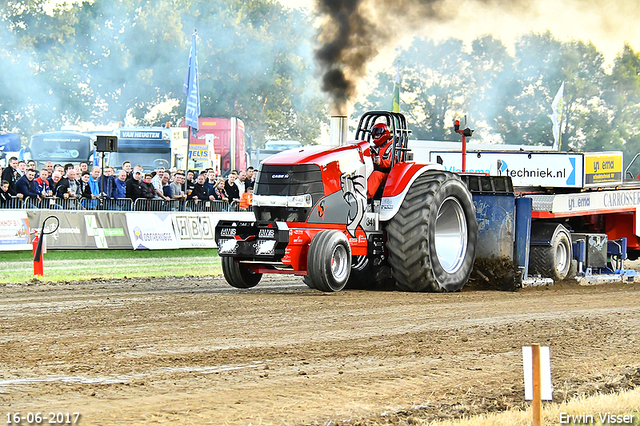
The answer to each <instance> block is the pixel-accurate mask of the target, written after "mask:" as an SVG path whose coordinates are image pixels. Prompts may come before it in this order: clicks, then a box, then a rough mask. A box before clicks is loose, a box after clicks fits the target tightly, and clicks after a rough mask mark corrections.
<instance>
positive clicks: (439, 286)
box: [386, 170, 478, 292]
mask: <svg viewBox="0 0 640 426" xmlns="http://www.w3.org/2000/svg"><path fill="white" fill-rule="evenodd" d="M386 231H387V250H388V252H389V264H390V265H391V270H392V274H393V277H394V279H395V281H396V287H397V288H398V289H399V290H402V291H431V292H439V291H458V290H460V289H461V288H462V287H463V286H464V285H465V284H466V282H467V281H468V280H469V275H470V274H471V271H472V269H473V262H474V260H475V256H476V242H477V239H478V224H477V222H476V214H475V208H474V207H473V201H472V199H471V193H470V192H469V190H468V189H467V187H466V186H465V185H464V183H463V182H462V181H461V180H460V178H459V177H458V176H457V175H455V174H453V173H450V172H444V171H435V170H434V171H428V172H425V173H423V174H422V175H420V176H419V177H418V178H417V179H416V180H415V181H414V182H413V184H412V185H411V187H410V188H409V191H408V192H407V195H406V197H405V199H404V201H403V202H402V205H401V206H400V209H399V211H398V213H396V215H395V216H394V217H393V219H391V220H390V221H389V224H388V225H387V228H386Z"/></svg>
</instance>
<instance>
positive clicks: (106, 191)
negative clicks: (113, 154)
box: [99, 166, 116, 198]
mask: <svg viewBox="0 0 640 426" xmlns="http://www.w3.org/2000/svg"><path fill="white" fill-rule="evenodd" d="M115 180H116V179H115V177H114V176H113V167H111V166H108V167H105V169H104V174H103V175H102V176H101V177H100V185H99V186H100V193H102V194H103V195H104V197H105V198H116V197H115V196H114V195H113V193H114V191H115V185H116V183H115Z"/></svg>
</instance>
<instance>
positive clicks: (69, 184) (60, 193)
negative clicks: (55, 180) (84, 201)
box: [56, 167, 80, 199]
mask: <svg viewBox="0 0 640 426" xmlns="http://www.w3.org/2000/svg"><path fill="white" fill-rule="evenodd" d="M78 186H79V183H78V181H77V180H76V170H75V168H73V167H71V168H70V169H68V170H67V175H66V176H65V177H63V178H62V179H60V183H59V184H58V188H57V189H56V197H58V198H69V199H75V198H80V193H79V192H78Z"/></svg>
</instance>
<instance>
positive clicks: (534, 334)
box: [0, 278, 640, 425]
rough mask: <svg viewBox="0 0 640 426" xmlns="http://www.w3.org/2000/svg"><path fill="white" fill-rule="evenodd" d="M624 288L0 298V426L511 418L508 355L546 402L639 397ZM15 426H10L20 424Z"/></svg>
mask: <svg viewBox="0 0 640 426" xmlns="http://www.w3.org/2000/svg"><path fill="white" fill-rule="evenodd" d="M638 300H640V284H616V285H606V286H604V285H603V286H596V287H579V286H577V285H574V284H560V285H556V286H553V287H549V288H534V289H525V290H521V291H519V292H516V293H507V292H494V291H473V290H471V289H465V290H464V291H463V292H461V293H455V294H411V293H401V292H386V291H345V292H341V293H336V294H322V293H320V292H316V291H311V290H308V289H307V288H306V287H305V286H304V284H303V283H302V281H301V280H299V279H286V281H276V280H274V279H270V280H267V281H266V282H263V283H261V284H259V285H258V287H256V288H255V289H253V290H251V291H244V292H237V291H235V290H233V289H231V288H230V287H228V286H227V285H226V284H225V283H224V282H223V281H222V280H221V279H220V278H216V279H211V278H184V279H162V280H116V281H93V282H85V283H67V284H59V285H53V284H43V283H35V284H31V285H18V286H6V287H0V327H1V328H0V331H1V332H0V407H2V411H0V416H4V417H0V421H2V422H3V423H4V422H6V413H7V412H21V413H23V414H25V415H26V413H28V412H42V413H49V412H79V413H81V415H82V417H81V418H80V422H79V424H82V425H112V424H121V425H134V424H143V423H144V424H180V425H203V424H211V425H226V424H229V425H248V424H252V425H256V424H269V425H271V424H274V425H298V424H304V425H316V424H317V425H327V424H341V423H342V422H343V421H345V420H349V422H348V424H386V423H399V424H416V423H417V422H416V419H420V420H430V419H435V418H447V417H449V416H456V417H457V416H460V415H462V414H472V413H478V412H486V411H494V410H503V409H506V408H508V407H510V406H521V405H523V401H522V400H523V387H524V386H523V381H522V367H521V365H522V354H521V347H522V346H523V345H526V344H530V343H541V344H544V345H549V346H550V347H551V355H552V370H553V381H554V387H555V394H554V396H555V398H556V399H558V400H561V399H564V398H565V397H567V396H571V395H573V394H575V393H578V392H588V393H591V392H595V391H598V390H600V391H603V392H610V391H612V390H618V389H625V388H629V387H635V386H636V385H639V384H640V359H639V358H638V355H637V352H638V348H639V347H640V342H639V339H638V337H639V332H638V330H640V309H638ZM23 424H27V423H26V422H24V423H23Z"/></svg>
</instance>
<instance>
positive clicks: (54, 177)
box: [47, 170, 62, 196]
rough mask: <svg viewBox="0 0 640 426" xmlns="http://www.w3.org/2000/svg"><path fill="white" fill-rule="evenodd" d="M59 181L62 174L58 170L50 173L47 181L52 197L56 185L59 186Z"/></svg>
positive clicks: (54, 193)
mask: <svg viewBox="0 0 640 426" xmlns="http://www.w3.org/2000/svg"><path fill="white" fill-rule="evenodd" d="M60 180H62V173H60V171H59V170H56V171H54V172H53V173H51V176H50V177H49V179H47V181H48V182H49V189H50V190H51V193H52V195H54V196H55V195H56V193H57V191H58V185H60Z"/></svg>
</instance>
